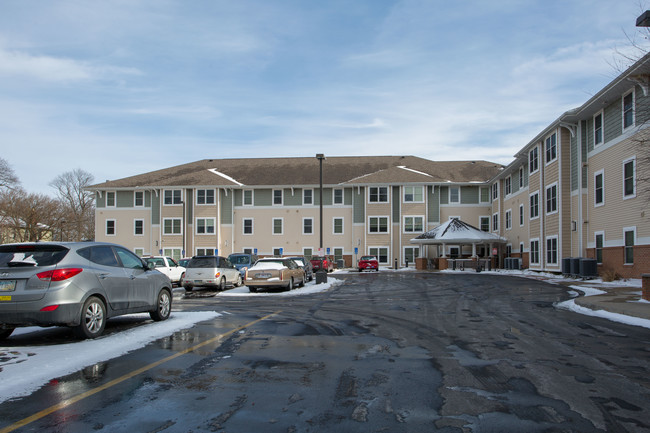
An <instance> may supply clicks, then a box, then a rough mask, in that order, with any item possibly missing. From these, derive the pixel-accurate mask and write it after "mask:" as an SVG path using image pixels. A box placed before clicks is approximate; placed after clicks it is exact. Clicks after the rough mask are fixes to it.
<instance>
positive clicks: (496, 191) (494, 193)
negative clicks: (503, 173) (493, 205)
mask: <svg viewBox="0 0 650 433" xmlns="http://www.w3.org/2000/svg"><path fill="white" fill-rule="evenodd" d="M498 198H499V182H495V183H493V184H492V200H496V199H498Z"/></svg>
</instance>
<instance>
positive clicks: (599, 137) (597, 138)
mask: <svg viewBox="0 0 650 433" xmlns="http://www.w3.org/2000/svg"><path fill="white" fill-rule="evenodd" d="M602 143H603V112H602V111H601V112H600V113H598V114H596V115H595V116H594V146H598V145H599V144H602Z"/></svg>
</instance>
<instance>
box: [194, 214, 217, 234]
mask: <svg viewBox="0 0 650 433" xmlns="http://www.w3.org/2000/svg"><path fill="white" fill-rule="evenodd" d="M214 224H215V220H214V218H197V219H196V234H197V235H213V234H214V233H215V232H214Z"/></svg>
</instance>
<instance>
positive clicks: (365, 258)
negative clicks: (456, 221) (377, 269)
mask: <svg viewBox="0 0 650 433" xmlns="http://www.w3.org/2000/svg"><path fill="white" fill-rule="evenodd" d="M361 260H377V259H376V258H375V257H374V256H363V257H361Z"/></svg>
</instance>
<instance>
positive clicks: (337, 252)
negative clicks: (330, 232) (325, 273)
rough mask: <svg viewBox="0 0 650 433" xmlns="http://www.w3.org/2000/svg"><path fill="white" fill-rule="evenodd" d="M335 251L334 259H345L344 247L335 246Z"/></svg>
mask: <svg viewBox="0 0 650 433" xmlns="http://www.w3.org/2000/svg"><path fill="white" fill-rule="evenodd" d="M332 251H334V261H335V262H336V261H338V260H343V248H339V247H335V248H333V249H332Z"/></svg>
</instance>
